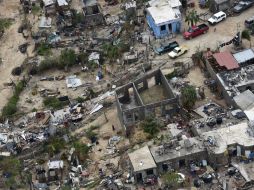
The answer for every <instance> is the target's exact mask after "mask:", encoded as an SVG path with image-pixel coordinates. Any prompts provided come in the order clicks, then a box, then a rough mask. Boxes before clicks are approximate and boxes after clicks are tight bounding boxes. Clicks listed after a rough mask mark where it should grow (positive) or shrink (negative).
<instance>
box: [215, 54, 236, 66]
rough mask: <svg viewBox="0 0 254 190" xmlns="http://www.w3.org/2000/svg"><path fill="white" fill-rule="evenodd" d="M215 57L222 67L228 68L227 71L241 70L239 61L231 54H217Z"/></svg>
mask: <svg viewBox="0 0 254 190" xmlns="http://www.w3.org/2000/svg"><path fill="white" fill-rule="evenodd" d="M213 57H214V58H215V60H216V62H217V63H218V64H219V65H220V66H221V67H226V69H227V70H232V69H237V68H239V65H238V63H237V61H236V60H235V58H234V57H233V56H232V54H231V53H229V52H220V53H215V54H213Z"/></svg>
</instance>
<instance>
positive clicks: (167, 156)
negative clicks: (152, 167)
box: [151, 137, 205, 163]
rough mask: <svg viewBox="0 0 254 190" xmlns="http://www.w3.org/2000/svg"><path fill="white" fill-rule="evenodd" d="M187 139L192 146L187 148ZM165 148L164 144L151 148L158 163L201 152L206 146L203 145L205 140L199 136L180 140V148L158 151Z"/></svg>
mask: <svg viewBox="0 0 254 190" xmlns="http://www.w3.org/2000/svg"><path fill="white" fill-rule="evenodd" d="M186 140H187V141H188V144H190V145H191V147H189V148H186V147H185V146H186V145H185V143H186ZM161 148H163V146H157V147H152V148H151V153H152V155H153V157H154V160H155V162H156V163H161V162H166V161H168V160H173V159H175V158H180V157H184V156H187V155H191V154H195V153H200V152H204V151H205V147H204V146H203V141H202V139H200V138H199V137H193V138H188V139H185V140H181V141H179V147H178V148H179V149H176V148H169V149H166V150H165V151H164V153H163V154H160V153H159V152H158V150H159V149H161Z"/></svg>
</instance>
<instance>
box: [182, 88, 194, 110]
mask: <svg viewBox="0 0 254 190" xmlns="http://www.w3.org/2000/svg"><path fill="white" fill-rule="evenodd" d="M181 101H182V105H183V107H184V108H186V109H187V110H190V109H192V108H193V106H194V105H195V102H196V101H197V93H196V89H195V87H194V86H186V87H184V88H182V89H181Z"/></svg>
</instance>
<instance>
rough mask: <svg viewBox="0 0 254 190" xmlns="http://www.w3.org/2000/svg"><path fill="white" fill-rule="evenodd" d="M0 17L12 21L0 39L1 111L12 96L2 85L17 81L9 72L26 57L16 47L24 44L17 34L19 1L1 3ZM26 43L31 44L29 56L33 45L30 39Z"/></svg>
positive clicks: (8, 89) (19, 19)
mask: <svg viewBox="0 0 254 190" xmlns="http://www.w3.org/2000/svg"><path fill="white" fill-rule="evenodd" d="M0 17H1V18H12V19H14V21H13V24H12V25H11V26H10V28H9V29H8V30H7V31H6V32H5V34H4V36H3V37H2V38H1V39H0V56H1V57H2V59H3V63H2V65H0V110H2V108H3V106H4V105H5V104H6V102H7V101H8V98H9V97H10V96H11V95H12V89H11V88H10V87H6V86H4V83H7V82H10V81H11V80H14V81H16V80H18V79H19V77H14V76H12V75H11V71H12V69H13V68H15V67H17V66H20V65H21V64H22V63H23V61H24V60H25V58H26V57H27V55H26V54H22V53H20V52H19V51H18V46H19V45H21V44H22V43H25V42H26V40H25V39H24V38H23V36H22V34H19V33H18V32H17V31H18V27H19V26H20V23H21V20H22V19H23V18H22V17H23V16H22V15H19V1H18V0H8V1H3V2H2V3H1V4H0ZM28 42H29V43H30V44H31V45H30V46H29V47H28V56H31V55H32V50H33V45H32V44H33V43H32V41H31V39H28Z"/></svg>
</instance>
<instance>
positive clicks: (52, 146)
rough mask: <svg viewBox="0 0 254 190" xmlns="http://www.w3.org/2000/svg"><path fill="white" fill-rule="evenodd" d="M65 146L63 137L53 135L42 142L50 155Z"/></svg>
mask: <svg viewBox="0 0 254 190" xmlns="http://www.w3.org/2000/svg"><path fill="white" fill-rule="evenodd" d="M65 146H66V143H65V141H64V139H63V138H60V137H53V138H50V139H49V140H48V141H47V142H45V144H44V151H46V152H48V153H49V154H50V155H51V156H53V155H54V154H58V153H60V152H61V151H62V150H63V149H64V148H65Z"/></svg>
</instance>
